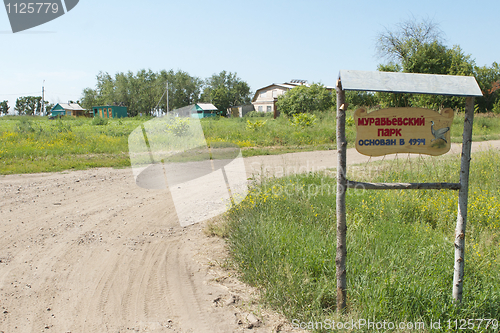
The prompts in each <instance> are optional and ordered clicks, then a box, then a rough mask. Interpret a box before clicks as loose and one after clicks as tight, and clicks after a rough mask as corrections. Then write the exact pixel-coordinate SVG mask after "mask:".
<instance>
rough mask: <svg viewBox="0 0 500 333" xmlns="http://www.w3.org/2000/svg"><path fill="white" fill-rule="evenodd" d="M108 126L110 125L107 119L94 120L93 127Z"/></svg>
mask: <svg viewBox="0 0 500 333" xmlns="http://www.w3.org/2000/svg"><path fill="white" fill-rule="evenodd" d="M107 124H108V119H106V118H101V117H94V119H92V125H95V126H102V125H107Z"/></svg>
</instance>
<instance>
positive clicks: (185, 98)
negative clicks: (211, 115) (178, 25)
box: [81, 69, 250, 116]
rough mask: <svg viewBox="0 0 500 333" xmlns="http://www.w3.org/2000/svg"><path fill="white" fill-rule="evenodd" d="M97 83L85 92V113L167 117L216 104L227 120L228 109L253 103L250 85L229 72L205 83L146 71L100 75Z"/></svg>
mask: <svg viewBox="0 0 500 333" xmlns="http://www.w3.org/2000/svg"><path fill="white" fill-rule="evenodd" d="M96 79H97V83H96V86H95V88H86V89H84V90H83V94H82V95H83V96H82V98H81V105H82V107H83V108H85V109H89V110H90V109H91V108H92V107H93V106H99V105H122V106H126V107H127V109H128V115H129V116H136V115H138V114H143V115H152V114H155V112H157V111H158V112H160V113H162V114H164V113H166V112H167V110H174V109H178V108H181V107H184V106H187V105H191V104H195V103H200V102H201V103H212V104H214V105H215V106H216V107H217V109H218V110H219V111H220V112H221V113H222V115H224V116H225V115H226V111H227V109H228V108H229V107H231V106H236V105H242V104H248V103H250V87H249V85H248V84H247V83H246V82H245V81H243V80H242V79H241V78H239V77H238V76H237V74H236V73H231V72H226V71H222V72H220V73H218V74H213V75H212V76H211V77H209V78H207V79H205V80H202V79H200V78H199V77H196V76H191V75H189V74H188V73H186V72H184V71H181V70H178V71H176V72H174V71H173V70H169V71H166V70H162V71H160V72H153V71H151V70H145V69H142V70H140V71H138V72H137V73H136V74H134V73H132V72H131V71H129V72H127V73H123V72H120V73H117V74H115V75H114V77H113V76H111V75H110V74H109V73H106V72H100V73H99V74H98V75H97V77H96ZM167 84H168V85H167ZM167 87H168V88H167ZM167 89H168V94H167ZM167 95H168V101H167V98H166V96H167ZM167 103H168V104H167Z"/></svg>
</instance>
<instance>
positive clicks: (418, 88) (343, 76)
mask: <svg viewBox="0 0 500 333" xmlns="http://www.w3.org/2000/svg"><path fill="white" fill-rule="evenodd" d="M339 78H340V80H341V83H342V89H343V90H358V91H379V92H391V93H413V94H432V95H448V96H465V97H473V96H483V94H482V92H481V89H480V88H479V85H478V84H477V82H476V79H475V78H474V77H472V76H456V75H436V74H415V73H396V72H367V71H352V70H341V71H340V73H339Z"/></svg>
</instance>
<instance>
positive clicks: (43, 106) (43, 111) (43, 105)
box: [40, 80, 45, 116]
mask: <svg viewBox="0 0 500 333" xmlns="http://www.w3.org/2000/svg"><path fill="white" fill-rule="evenodd" d="M44 94H45V80H43V83H42V105H41V106H40V112H41V113H42V116H45V101H44V99H45V96H44Z"/></svg>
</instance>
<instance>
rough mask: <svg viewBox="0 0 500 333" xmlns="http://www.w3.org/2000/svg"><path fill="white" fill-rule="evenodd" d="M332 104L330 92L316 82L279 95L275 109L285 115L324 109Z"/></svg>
mask: <svg viewBox="0 0 500 333" xmlns="http://www.w3.org/2000/svg"><path fill="white" fill-rule="evenodd" d="M334 105H335V103H334V100H333V96H332V93H331V92H330V91H328V89H326V88H325V87H324V86H323V85H320V84H316V83H315V84H312V85H311V86H305V85H302V86H298V87H295V88H292V89H291V90H289V91H287V92H286V93H285V94H284V95H281V96H279V97H278V101H277V102H276V107H277V109H278V110H279V111H280V112H282V113H284V114H286V115H287V116H292V115H294V114H299V113H313V112H318V111H319V112H321V111H326V110H328V109H330V108H331V107H332V106H334Z"/></svg>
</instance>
